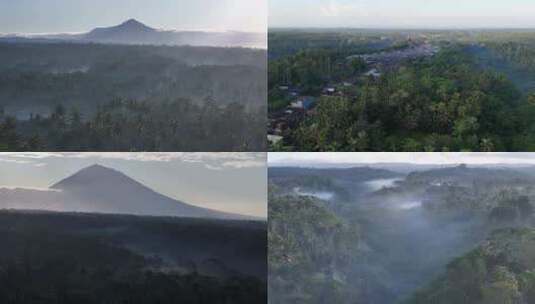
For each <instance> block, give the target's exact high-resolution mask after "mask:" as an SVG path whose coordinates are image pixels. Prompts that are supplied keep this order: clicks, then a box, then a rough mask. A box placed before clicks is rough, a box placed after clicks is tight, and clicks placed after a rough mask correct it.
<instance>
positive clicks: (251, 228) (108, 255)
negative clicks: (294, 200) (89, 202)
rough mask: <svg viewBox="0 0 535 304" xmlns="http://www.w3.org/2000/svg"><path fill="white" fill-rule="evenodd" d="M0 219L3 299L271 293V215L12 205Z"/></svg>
mask: <svg viewBox="0 0 535 304" xmlns="http://www.w3.org/2000/svg"><path fill="white" fill-rule="evenodd" d="M0 219H1V221H0V236H1V239H2V252H1V253H0V301H1V302H2V303H13V304H26V303H28V304H30V303H31V304H33V303H43V304H48V303H50V304H52V303H87V304H90V303H95V304H97V303H99V304H100V303H110V304H112V303H113V304H115V303H117V304H119V303H133V304H135V303H265V302H266V301H267V291H266V279H265V260H266V229H265V223H260V222H258V223H257V222H245V221H243V222H240V221H220V220H210V219H187V218H180V219H177V218H163V217H140V216H128V215H104V214H83V213H52V212H39V211H32V212H30V211H14V210H3V211H0ZM259 265H260V266H259ZM258 269H260V271H259V270H258Z"/></svg>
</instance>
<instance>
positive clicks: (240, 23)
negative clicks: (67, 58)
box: [0, 0, 267, 33]
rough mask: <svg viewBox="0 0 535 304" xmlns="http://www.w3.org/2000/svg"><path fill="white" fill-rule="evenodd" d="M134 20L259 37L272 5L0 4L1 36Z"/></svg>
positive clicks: (55, 0)
mask: <svg viewBox="0 0 535 304" xmlns="http://www.w3.org/2000/svg"><path fill="white" fill-rule="evenodd" d="M130 18H135V19H138V20H139V21H141V22H143V23H146V24H147V25H150V26H153V27H156V28H167V29H202V30H239V31H255V32H259V31H265V30H266V27H267V25H266V23H267V0H195V1H193V0H150V1H149V0H91V1H89V0H0V33H57V32H83V31H88V30H90V29H92V28H94V27H97V26H110V25H116V24H119V23H121V22H123V21H125V20H127V19H130Z"/></svg>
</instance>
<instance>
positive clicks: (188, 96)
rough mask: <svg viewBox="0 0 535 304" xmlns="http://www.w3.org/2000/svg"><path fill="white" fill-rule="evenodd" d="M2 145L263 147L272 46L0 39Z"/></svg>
mask: <svg viewBox="0 0 535 304" xmlns="http://www.w3.org/2000/svg"><path fill="white" fill-rule="evenodd" d="M0 55H1V56H0V72H1V73H0V130H3V131H2V132H1V133H0V150H8V151H24V150H34V151H40V150H47V151H48V150H54V151H56V150H59V151H87V150H90V151H170V150H172V151H178V150H180V151H253V150H254V151H257V150H263V149H264V147H265V136H264V134H265V132H264V131H263V130H264V126H265V120H266V106H265V100H266V82H265V79H266V60H265V58H266V51H264V50H254V49H245V48H212V47H171V46H125V45H102V44H76V43H32V42H27V43H0Z"/></svg>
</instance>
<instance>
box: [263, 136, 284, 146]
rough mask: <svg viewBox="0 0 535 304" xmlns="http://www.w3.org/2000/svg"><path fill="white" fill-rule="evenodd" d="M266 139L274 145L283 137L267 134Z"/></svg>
mask: <svg viewBox="0 0 535 304" xmlns="http://www.w3.org/2000/svg"><path fill="white" fill-rule="evenodd" d="M267 139H268V141H269V142H270V143H271V144H273V145H276V144H277V143H278V142H280V141H281V140H282V139H283V137H282V136H279V135H268V136H267Z"/></svg>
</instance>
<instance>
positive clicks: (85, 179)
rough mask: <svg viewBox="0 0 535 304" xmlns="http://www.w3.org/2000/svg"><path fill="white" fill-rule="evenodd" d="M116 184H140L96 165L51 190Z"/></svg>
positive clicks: (59, 183)
mask: <svg viewBox="0 0 535 304" xmlns="http://www.w3.org/2000/svg"><path fill="white" fill-rule="evenodd" d="M116 182H128V183H133V184H138V183H137V182H136V181H134V180H132V179H131V178H129V177H128V176H126V175H125V174H123V173H122V172H119V171H117V170H115V169H112V168H108V167H105V166H102V165H99V164H94V165H91V166H89V167H86V168H83V169H81V170H80V171H78V172H76V173H74V174H73V175H71V176H69V177H67V178H65V179H63V180H61V181H60V182H58V183H56V184H54V185H52V186H51V187H50V188H51V189H62V190H64V189H69V188H73V187H76V188H78V187H82V188H83V187H84V186H86V185H88V184H92V185H99V184H100V185H102V186H108V185H110V183H111V184H113V183H116Z"/></svg>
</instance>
